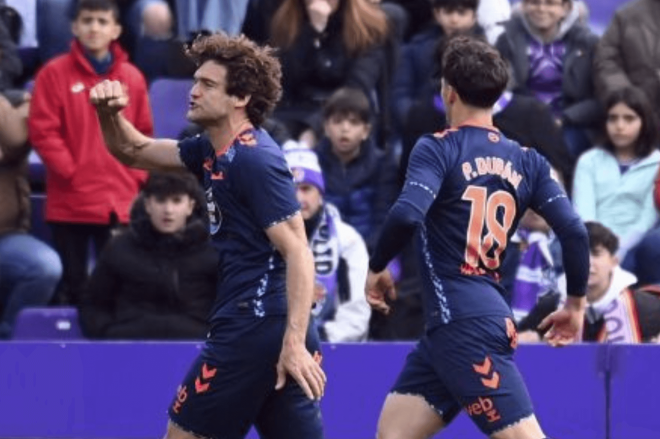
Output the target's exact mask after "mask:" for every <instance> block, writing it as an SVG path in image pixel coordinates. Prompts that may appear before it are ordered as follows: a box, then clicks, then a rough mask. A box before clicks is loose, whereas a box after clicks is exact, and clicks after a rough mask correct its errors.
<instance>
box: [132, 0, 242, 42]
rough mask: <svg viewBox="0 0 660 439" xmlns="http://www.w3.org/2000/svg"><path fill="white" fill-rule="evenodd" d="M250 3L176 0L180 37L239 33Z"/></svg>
mask: <svg viewBox="0 0 660 439" xmlns="http://www.w3.org/2000/svg"><path fill="white" fill-rule="evenodd" d="M143 1H144V0H143ZM248 3H249V0H231V1H227V0H175V4H176V16H177V20H178V30H179V39H181V40H182V41H185V40H186V39H188V38H189V37H190V35H191V34H195V33H198V32H200V31H209V32H217V31H223V32H225V33H227V34H228V35H231V36H236V35H238V34H239V33H240V31H241V28H242V27H243V21H244V20H245V14H246V13H247V8H248Z"/></svg>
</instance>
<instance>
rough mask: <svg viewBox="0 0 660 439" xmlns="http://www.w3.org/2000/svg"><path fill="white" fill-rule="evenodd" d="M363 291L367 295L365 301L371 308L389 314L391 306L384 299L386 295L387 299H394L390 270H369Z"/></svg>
mask: <svg viewBox="0 0 660 439" xmlns="http://www.w3.org/2000/svg"><path fill="white" fill-rule="evenodd" d="M364 293H365V294H366V296H367V302H369V305H370V306H371V307H372V308H373V309H375V310H376V311H379V312H382V313H383V314H385V315H387V314H389V313H390V310H391V308H390V306H389V305H388V304H387V301H386V300H385V299H386V297H387V299H389V300H396V290H395V288H394V281H393V280H392V275H391V274H390V271H389V270H388V269H385V270H383V271H381V272H380V273H374V272H373V271H371V270H369V274H367V285H366V286H365V288H364Z"/></svg>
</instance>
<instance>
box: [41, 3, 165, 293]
mask: <svg viewBox="0 0 660 439" xmlns="http://www.w3.org/2000/svg"><path fill="white" fill-rule="evenodd" d="M118 19H119V15H118V10H117V6H116V4H115V3H114V2H113V1H112V0H80V1H79V2H78V4H77V6H76V15H75V18H74V20H73V25H72V29H73V33H74V34H75V36H76V39H75V40H74V42H73V44H72V46H71V51H70V52H69V53H67V54H65V55H62V56H59V57H57V58H55V59H53V60H51V61H50V62H49V63H48V64H46V66H44V68H43V69H42V70H41V72H39V74H38V75H37V78H36V81H35V86H34V97H33V100H32V107H31V111H30V117H29V120H28V123H29V133H30V140H31V142H32V144H33V145H34V147H35V149H36V150H37V152H38V153H39V155H40V156H41V159H42V160H43V162H44V164H45V167H46V196H47V199H46V220H47V221H48V222H49V223H50V225H51V229H52V234H53V243H54V245H55V248H56V250H57V251H58V253H59V254H60V257H61V259H62V263H63V266H64V274H63V277H62V282H61V285H60V287H59V289H58V293H57V294H58V297H57V301H58V302H60V303H68V304H77V303H78V301H79V298H80V290H81V288H82V285H83V283H84V281H85V279H86V278H87V264H88V257H87V256H88V246H89V242H90V240H93V241H94V246H95V249H96V253H97V255H98V253H99V252H100V250H101V248H102V247H103V245H104V244H105V243H106V242H107V240H108V239H109V238H110V233H111V230H112V228H113V227H114V226H115V225H116V223H127V222H128V210H129V207H130V204H131V202H132V200H133V199H134V198H135V195H136V194H137V192H138V186H139V185H140V184H141V183H142V182H143V181H144V178H145V174H144V172H142V171H136V170H132V169H129V168H127V167H125V166H123V165H122V164H120V163H119V162H118V161H117V160H116V159H115V158H113V157H112V156H111V155H110V154H109V153H108V152H107V149H106V148H105V146H104V144H103V137H102V134H101V130H100V128H99V124H98V121H97V117H96V112H95V111H94V108H93V107H92V105H91V104H90V103H89V96H88V91H89V89H90V88H91V87H92V86H94V85H95V84H97V83H98V82H100V81H102V80H103V79H113V80H119V81H121V82H122V83H123V84H124V85H125V86H126V88H127V89H128V93H129V94H130V104H129V106H128V107H127V108H126V110H125V111H124V116H125V117H126V118H127V119H129V120H130V121H132V122H133V123H134V124H135V126H136V127H137V128H138V129H139V130H140V131H141V132H143V133H145V134H147V135H149V134H151V132H152V129H153V127H152V120H151V112H150V108H149V102H148V95H147V88H146V83H145V81H144V78H143V76H142V74H141V73H140V72H139V71H138V70H137V69H136V68H135V67H134V66H133V65H131V64H130V63H129V62H128V58H127V56H126V54H125V53H124V52H123V51H122V50H121V48H120V47H119V45H118V44H117V43H116V41H115V40H116V39H117V38H118V37H119V35H120V33H121V26H120V25H119V22H118Z"/></svg>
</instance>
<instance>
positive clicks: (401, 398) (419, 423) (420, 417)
mask: <svg viewBox="0 0 660 439" xmlns="http://www.w3.org/2000/svg"><path fill="white" fill-rule="evenodd" d="M444 425H445V424H444V422H443V421H442V417H441V416H440V415H439V413H438V412H437V411H436V410H434V408H433V407H431V406H430V405H429V403H428V401H427V400H426V399H424V397H422V396H420V395H407V394H400V393H390V394H389V395H387V398H386V399H385V404H384V405H383V409H382V411H381V413H380V419H379V420H378V435H377V438H378V439H403V438H406V439H427V438H430V437H431V436H433V435H434V434H436V433H437V432H439V431H440V430H441V429H442V428H443V427H444Z"/></svg>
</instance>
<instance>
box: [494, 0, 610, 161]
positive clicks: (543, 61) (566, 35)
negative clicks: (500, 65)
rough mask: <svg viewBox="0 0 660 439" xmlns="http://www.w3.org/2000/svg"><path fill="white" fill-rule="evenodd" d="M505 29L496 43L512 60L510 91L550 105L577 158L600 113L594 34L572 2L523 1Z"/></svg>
mask: <svg viewBox="0 0 660 439" xmlns="http://www.w3.org/2000/svg"><path fill="white" fill-rule="evenodd" d="M504 29H505V30H504V33H503V34H502V35H500V37H499V38H498V40H497V42H496V43H495V46H496V47H497V49H498V50H499V51H500V53H501V54H502V57H503V58H504V59H506V60H507V61H508V62H509V63H510V64H511V67H512V72H513V74H512V77H513V80H514V85H513V91H514V93H520V94H526V95H531V96H534V97H535V98H537V99H538V100H539V101H541V102H543V103H545V104H547V105H548V106H549V107H550V109H551V110H552V112H553V115H554V117H555V121H556V123H557V125H558V126H560V127H561V128H562V131H563V133H564V138H565V139H566V143H567V145H568V147H569V151H570V153H571V155H572V157H573V160H575V159H577V157H578V156H579V154H580V153H581V152H583V151H584V150H586V149H588V148H589V147H591V136H592V133H591V130H594V129H596V128H597V127H598V126H599V124H600V123H601V122H602V118H603V117H604V116H603V111H602V108H601V106H600V104H599V102H598V100H597V99H596V96H595V91H594V84H593V80H592V76H593V68H592V62H593V58H594V53H595V50H596V44H597V43H598V36H596V35H595V34H594V33H593V32H591V30H590V29H589V28H588V27H587V26H586V25H584V24H582V23H581V22H580V15H579V10H578V8H577V7H575V5H574V2H573V1H572V0H523V1H522V2H521V7H520V11H519V12H517V13H515V14H513V15H512V17H511V20H509V21H508V22H507V23H506V24H505V25H504Z"/></svg>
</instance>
